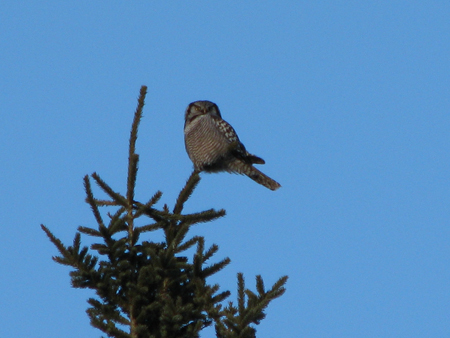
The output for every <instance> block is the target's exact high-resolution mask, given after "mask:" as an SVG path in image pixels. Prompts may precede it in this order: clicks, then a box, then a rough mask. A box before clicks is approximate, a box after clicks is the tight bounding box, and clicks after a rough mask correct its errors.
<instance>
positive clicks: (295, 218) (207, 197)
mask: <svg viewBox="0 0 450 338" xmlns="http://www.w3.org/2000/svg"><path fill="white" fill-rule="evenodd" d="M449 17H450V4H449V3H448V2H447V1H426V2H424V1H380V0H377V1H247V2H231V1H227V2H225V1H223V2H218V1H183V2H182V1H179V2H162V1H126V2H125V1H115V2H103V1H96V2H86V1H64V2H61V1H42V2H36V1H20V2H19V1H3V2H2V4H0V36H1V37H0V50H1V57H0V60H1V61H0V86H1V87H0V159H1V161H0V163H1V164H0V168H1V171H2V175H1V177H2V178H1V179H0V191H1V194H0V211H1V214H2V216H3V221H2V226H1V227H0V236H1V238H2V239H3V243H2V245H1V249H0V267H1V268H0V269H1V270H0V271H1V278H0V288H1V290H2V291H3V292H2V293H1V295H0V304H2V306H1V308H0V318H1V319H0V322H1V325H0V336H1V337H46V338H51V337H58V338H59V337H67V338H71V337H99V336H100V334H101V333H100V331H98V330H96V329H94V328H92V327H90V324H89V320H88V317H87V315H86V314H85V312H84V311H85V309H86V308H87V303H86V299H87V298H88V297H91V296H92V293H91V292H90V291H86V290H78V289H72V288H71V287H70V284H69V276H68V272H69V269H68V268H66V267H63V266H60V265H57V264H56V263H54V262H52V260H51V256H52V255H55V254H56V253H57V251H56V249H55V247H54V246H53V245H52V244H51V243H50V242H49V241H48V239H47V238H46V236H45V234H44V233H43V232H42V231H41V229H40V227H39V224H40V223H44V224H45V225H46V226H48V227H49V228H50V229H51V230H52V231H53V232H54V234H55V235H56V236H58V237H59V238H61V239H62V240H63V241H64V242H65V243H66V244H70V243H71V241H72V239H73V235H74V233H75V231H76V228H77V227H78V226H79V225H85V226H93V225H94V224H95V220H94V218H93V216H92V214H91V212H90V210H89V207H88V205H87V204H85V203H84V191H83V186H82V177H83V176H84V175H85V174H90V173H92V172H94V171H96V172H98V173H99V174H100V175H101V177H102V178H103V179H105V180H106V181H107V182H108V183H109V184H110V185H111V186H112V187H113V188H114V189H116V190H118V191H121V192H125V188H126V170H127V167H126V161H127V142H128V136H129V130H130V125H131V121H132V116H133V112H134V109H135V107H136V98H137V96H138V94H139V88H140V86H141V85H147V86H148V95H147V100H146V106H145V110H144V119H143V120H142V123H141V126H140V133H139V138H138V143H137V152H138V153H139V154H140V156H141V162H140V169H139V176H138V181H137V193H136V194H137V195H136V198H137V199H140V200H147V199H148V198H149V197H150V196H152V195H153V194H154V192H155V191H156V190H162V191H163V193H164V195H163V197H162V200H161V203H160V204H159V206H161V205H162V203H167V204H168V205H169V206H173V204H174V202H175V198H176V196H177V194H178V192H179V190H180V189H181V188H182V186H183V184H184V182H185V180H186V179H187V177H188V176H189V174H190V172H191V169H192V164H191V162H190V161H189V159H188V157H187V155H186V153H185V150H184V143H183V142H184V141H183V123H184V119H183V114H184V109H185V107H186V106H187V105H188V104H189V103H190V102H192V101H195V100H199V99H207V100H211V101H214V102H216V103H217V104H218V105H219V107H220V109H221V112H222V115H223V117H224V119H225V120H227V121H228V122H230V123H231V124H232V125H233V126H234V128H235V129H236V131H237V132H238V134H239V136H240V138H241V141H242V142H243V143H244V144H245V146H246V147H247V149H248V150H249V151H250V152H252V153H254V154H256V155H258V156H261V157H262V158H264V159H265V160H266V165H264V166H261V167H260V169H261V170H262V171H264V172H265V173H266V174H268V175H269V176H271V177H273V178H274V179H276V180H277V181H279V182H280V183H281V185H282V188H281V189H279V190H278V191H276V192H272V191H269V190H267V189H265V188H264V187H261V186H259V185H257V184H255V183H254V182H253V181H252V180H250V179H248V178H246V177H244V176H238V175H230V174H226V173H223V174H214V175H203V179H202V181H201V183H200V186H199V187H198V189H197V190H196V192H195V194H194V195H193V196H192V198H191V199H190V201H189V202H188V204H187V206H186V211H187V212H195V211H201V210H205V209H209V208H216V209H220V208H225V209H226V210H227V216H226V217H225V218H223V219H220V220H218V221H216V222H213V223H209V224H203V225H199V226H197V227H196V228H194V229H193V232H192V235H194V234H195V235H203V236H205V237H206V241H207V244H208V245H211V244H213V243H216V244H218V245H219V247H220V250H219V252H218V253H217V254H216V260H217V261H218V260H219V259H221V258H223V257H226V256H228V257H230V258H231V260H232V263H231V264H230V265H229V266H228V267H227V268H226V269H225V270H223V271H222V272H220V273H219V274H218V275H216V276H215V277H214V278H213V279H212V280H211V282H217V283H220V284H221V286H222V289H224V290H231V291H232V293H233V294H232V298H231V299H235V296H236V291H235V290H236V273H237V272H243V273H244V275H245V277H246V281H247V285H248V286H249V287H251V288H254V276H255V275H256V274H261V275H262V276H263V278H264V280H265V283H266V285H267V286H269V285H271V284H273V283H274V282H275V281H276V280H277V279H278V278H279V277H280V276H282V275H285V274H288V275H289V277H290V278H289V280H288V284H287V292H286V293H285V295H284V296H282V297H281V298H279V299H277V300H275V301H274V302H273V303H272V304H271V305H270V306H269V308H268V310H267V318H266V319H265V320H264V321H263V322H262V324H261V325H260V326H259V327H258V337H262V338H268V337H310V338H316V337H317V338H319V337H320V338H322V337H330V338H331V337H408V338H410V337H448V336H450V245H449V243H450V227H449V219H450V207H449V206H450V193H449V183H450V180H449V173H450V159H449V141H450V136H449V135H450V119H449V111H450V101H449V97H450V58H449V55H450V20H449ZM96 193H99V191H98V190H96ZM99 196H102V195H101V194H100V195H99ZM85 240H86V243H89V241H88V239H85ZM213 336H214V334H213V331H212V330H205V331H204V333H203V336H202V337H213Z"/></svg>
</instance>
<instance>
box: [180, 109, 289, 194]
mask: <svg viewBox="0 0 450 338" xmlns="http://www.w3.org/2000/svg"><path fill="white" fill-rule="evenodd" d="M184 119H185V122H184V142H185V146H186V151H187V153H188V155H189V158H190V159H191V161H192V162H193V163H194V169H195V170H197V171H205V172H220V171H227V172H230V173H238V174H243V175H247V176H248V177H250V178H251V179H252V180H254V181H256V182H258V183H259V184H262V185H264V186H265V187H267V188H269V189H271V190H276V189H278V188H279V187H280V184H279V183H278V182H276V181H274V180H273V179H271V178H270V177H268V176H266V175H265V174H263V173H262V172H260V171H259V170H258V169H256V168H255V167H254V166H253V164H264V163H265V162H264V160H263V159H262V158H260V157H258V156H255V155H252V154H250V153H249V152H248V151H247V150H246V149H245V147H244V145H243V144H242V143H241V141H240V140H239V137H238V136H237V134H236V132H235V130H234V129H233V127H232V126H231V125H229V124H228V123H227V122H226V121H224V120H223V119H222V116H221V114H220V111H219V107H217V105H216V104H215V103H213V102H210V101H196V102H192V103H191V104H190V105H189V106H188V107H187V109H186V113H185V116H184Z"/></svg>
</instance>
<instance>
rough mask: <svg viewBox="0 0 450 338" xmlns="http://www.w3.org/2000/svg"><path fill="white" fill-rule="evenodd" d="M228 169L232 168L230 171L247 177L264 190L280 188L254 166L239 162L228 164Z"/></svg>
mask: <svg viewBox="0 0 450 338" xmlns="http://www.w3.org/2000/svg"><path fill="white" fill-rule="evenodd" d="M230 168H232V170H231V171H233V172H236V173H239V174H243V175H247V176H248V177H250V178H251V179H252V180H253V181H255V182H257V183H259V184H261V185H263V186H265V187H266V188H269V189H270V190H277V189H278V188H279V187H281V185H280V183H278V182H277V181H275V180H273V179H271V178H270V177H269V176H267V175H266V174H264V173H262V172H261V171H259V170H258V169H256V168H255V167H254V166H252V165H250V164H247V163H245V162H243V161H240V160H236V161H233V162H232V163H231V164H230Z"/></svg>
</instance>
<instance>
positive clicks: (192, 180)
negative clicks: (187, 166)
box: [173, 170, 200, 215]
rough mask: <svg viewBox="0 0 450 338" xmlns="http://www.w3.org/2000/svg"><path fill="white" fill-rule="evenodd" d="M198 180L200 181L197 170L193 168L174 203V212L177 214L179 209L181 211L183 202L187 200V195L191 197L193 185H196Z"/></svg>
mask: <svg viewBox="0 0 450 338" xmlns="http://www.w3.org/2000/svg"><path fill="white" fill-rule="evenodd" d="M199 182H200V175H199V174H198V172H197V171H195V170H194V171H193V172H192V173H191V176H189V178H188V180H187V181H186V185H185V186H184V188H183V189H182V190H181V191H180V194H179V195H178V199H177V202H176V203H175V207H174V208H173V213H174V214H176V215H179V214H180V213H181V211H183V206H184V203H185V202H186V201H187V200H188V198H189V197H191V195H192V193H193V192H194V189H195V187H196V186H197V185H198V183H199Z"/></svg>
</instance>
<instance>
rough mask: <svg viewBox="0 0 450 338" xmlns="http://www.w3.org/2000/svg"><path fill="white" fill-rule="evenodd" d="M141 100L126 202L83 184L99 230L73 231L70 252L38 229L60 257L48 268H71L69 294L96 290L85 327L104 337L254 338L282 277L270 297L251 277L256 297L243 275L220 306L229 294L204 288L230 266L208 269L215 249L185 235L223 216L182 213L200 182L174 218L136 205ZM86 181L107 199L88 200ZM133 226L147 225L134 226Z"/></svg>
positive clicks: (194, 178)
mask: <svg viewBox="0 0 450 338" xmlns="http://www.w3.org/2000/svg"><path fill="white" fill-rule="evenodd" d="M146 92H147V87H145V86H142V88H141V91H140V96H139V99H138V105H137V109H136V111H135V114H134V120H133V124H132V128H131V135H130V141H129V157H128V177H127V190H126V195H122V194H120V193H119V192H117V191H115V190H114V189H113V188H112V187H111V186H110V185H108V184H107V183H106V182H105V181H103V180H102V179H101V177H100V176H99V175H98V174H97V173H93V174H92V175H91V176H90V177H89V176H85V177H84V189H85V191H86V196H87V197H86V202H87V203H88V204H89V205H90V207H91V209H92V212H93V214H94V217H95V220H96V223H97V225H96V226H95V228H94V227H85V226H80V227H78V231H77V232H76V234H75V238H74V240H73V244H72V245H69V246H66V245H64V244H63V243H62V242H61V241H60V240H59V239H58V238H57V237H55V235H53V233H52V232H51V231H50V230H49V229H48V228H47V227H45V226H44V225H41V227H42V229H43V230H44V231H45V233H46V234H47V236H48V237H49V239H50V241H51V242H52V243H53V244H54V245H55V246H56V247H57V249H58V251H59V256H54V257H53V260H54V261H55V262H57V263H60V264H63V265H68V266H70V267H72V269H73V270H72V271H71V272H70V276H71V283H72V286H73V287H75V288H89V289H93V290H95V293H96V298H89V299H88V303H89V308H88V309H87V311H86V312H87V314H88V316H89V318H90V321H91V325H92V326H94V327H96V328H98V329H100V330H101V331H103V332H104V333H105V334H106V335H107V336H108V337H116V338H163V337H167V338H177V337H180V338H189V337H200V331H201V330H202V329H203V328H205V327H207V326H210V325H212V324H214V325H215V330H216V335H217V337H220V338H232V337H236V338H237V337H240V338H250V337H256V335H255V334H256V329H255V328H254V326H255V325H257V324H259V323H260V321H261V320H262V319H263V318H264V317H265V313H264V310H265V309H266V307H267V306H268V304H269V302H270V301H271V300H273V299H275V298H277V297H279V296H281V295H282V294H283V293H284V291H285V288H284V284H285V283H286V280H287V276H284V277H281V278H280V279H279V280H278V281H277V282H276V283H275V284H274V285H273V286H272V287H271V288H270V289H269V290H265V288H264V283H263V279H262V278H261V276H256V293H254V292H252V291H250V290H249V289H246V288H245V284H244V277H243V274H241V273H239V274H238V297H237V303H236V305H234V304H233V303H232V302H228V304H227V305H224V304H223V303H224V302H225V299H226V298H227V297H228V296H229V295H230V292H229V291H220V287H219V285H217V284H215V285H210V284H209V283H208V282H207V278H208V277H209V276H212V275H213V274H215V273H217V272H219V271H220V270H222V269H223V268H224V267H225V266H227V265H228V264H229V263H230V259H229V258H228V257H227V258H224V259H222V260H221V261H219V262H218V263H212V264H210V263H208V261H209V260H210V259H211V257H212V256H213V255H214V254H215V253H216V252H217V251H218V246H217V245H215V244H214V245H212V246H211V247H210V248H205V240H204V238H203V237H201V236H188V233H189V231H190V230H191V227H192V226H193V225H195V224H197V223H204V222H210V221H213V220H215V219H217V218H219V217H223V216H224V215H225V210H222V209H221V210H214V209H210V210H205V211H202V212H198V213H193V214H183V213H182V212H183V207H184V204H185V203H186V201H187V200H188V199H189V198H190V196H191V195H192V193H193V191H194V189H195V187H196V186H197V185H198V184H199V181H200V176H199V174H198V173H197V172H195V171H194V172H193V173H192V174H191V175H190V177H189V179H188V180H187V182H186V185H185V186H184V187H183V189H182V190H181V192H180V194H179V196H178V198H177V200H176V202H175V206H174V207H173V209H172V211H170V209H169V207H168V206H167V205H164V206H163V207H162V208H161V209H158V208H156V207H155V205H156V204H157V202H158V201H159V199H160V198H161V195H162V193H161V192H160V191H157V192H156V193H155V194H154V195H153V196H152V197H151V198H150V199H149V200H148V201H147V202H145V203H143V202H139V201H136V200H135V196H134V191H135V184H136V177H137V171H138V162H139V155H138V154H137V153H136V151H135V146H136V140H137V135H138V126H139V123H140V120H141V118H142V111H143V107H144V99H145V95H146ZM92 181H94V182H95V184H97V185H98V186H99V187H100V188H101V190H103V191H104V192H105V193H106V195H107V196H108V197H109V198H108V199H106V200H103V199H97V198H95V197H94V195H93V192H92V187H91V183H92ZM101 208H110V209H111V208H113V209H114V212H113V213H111V212H108V213H106V214H105V213H103V215H102V213H101V212H100V209H101ZM110 209H108V210H110ZM138 219H139V220H141V219H147V220H150V221H149V223H148V224H145V223H147V222H148V221H146V222H144V224H145V225H142V226H138V225H137V224H136V223H137V222H136V220H138ZM156 231H162V232H163V241H161V242H155V241H152V240H151V239H150V237H151V236H150V235H149V234H148V233H152V232H156ZM81 234H83V235H88V236H92V237H95V238H97V243H95V244H92V245H90V247H89V248H88V247H86V246H82V245H81ZM191 248H194V251H195V253H194V254H193V257H192V259H191V260H189V258H188V256H187V253H186V251H187V250H189V249H191Z"/></svg>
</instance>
